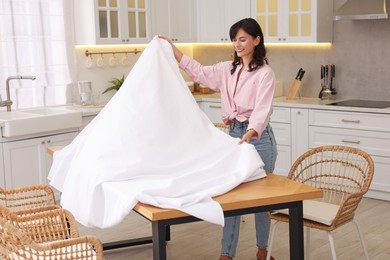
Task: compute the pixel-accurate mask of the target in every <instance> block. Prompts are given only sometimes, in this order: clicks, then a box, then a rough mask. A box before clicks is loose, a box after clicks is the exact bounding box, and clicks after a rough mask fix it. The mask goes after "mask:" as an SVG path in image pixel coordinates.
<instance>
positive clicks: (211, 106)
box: [209, 105, 221, 108]
mask: <svg viewBox="0 0 390 260" xmlns="http://www.w3.org/2000/svg"><path fill="white" fill-rule="evenodd" d="M209 108H221V106H213V105H210V106H209Z"/></svg>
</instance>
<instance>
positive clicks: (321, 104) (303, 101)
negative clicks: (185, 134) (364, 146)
mask: <svg viewBox="0 0 390 260" xmlns="http://www.w3.org/2000/svg"><path fill="white" fill-rule="evenodd" d="M194 98H195V100H196V101H197V102H201V101H204V102H220V101H221V95H220V93H213V94H196V95H194ZM340 100H341V99H340ZM340 100H337V99H328V100H321V99H319V98H306V97H302V98H296V99H292V100H287V99H286V97H275V98H274V101H273V105H274V106H278V107H295V108H310V109H323V110H332V111H346V112H362V113H380V114H390V108H366V107H347V106H328V105H326V104H329V103H332V102H335V101H340ZM66 107H67V108H68V109H74V110H77V111H80V112H81V113H82V115H83V116H95V115H97V114H98V113H99V112H100V111H101V110H102V109H103V106H101V107H83V106H79V105H72V104H69V105H67V106H66Z"/></svg>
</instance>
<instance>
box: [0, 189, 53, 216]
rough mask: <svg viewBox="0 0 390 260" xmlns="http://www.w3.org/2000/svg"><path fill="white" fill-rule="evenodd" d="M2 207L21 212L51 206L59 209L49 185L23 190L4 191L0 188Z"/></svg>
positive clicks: (0, 203)
mask: <svg viewBox="0 0 390 260" xmlns="http://www.w3.org/2000/svg"><path fill="white" fill-rule="evenodd" d="M0 205H3V206H5V207H7V208H9V209H10V210H11V211H19V210H26V209H31V208H34V207H41V206H47V205H51V207H49V209H50V208H59V207H60V206H56V201H55V197H54V193H53V191H52V189H51V188H50V187H49V186H47V185H34V186H27V187H22V188H15V189H8V190H4V189H2V188H0Z"/></svg>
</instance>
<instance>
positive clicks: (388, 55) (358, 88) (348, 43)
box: [76, 19, 390, 100]
mask: <svg viewBox="0 0 390 260" xmlns="http://www.w3.org/2000/svg"><path fill="white" fill-rule="evenodd" d="M133 47H134V46H130V47H126V46H116V47H115V46H114V47H112V48H115V49H121V48H129V49H133ZM135 47H137V48H138V49H143V48H144V47H145V46H135ZM179 47H180V48H181V49H182V50H183V51H184V52H185V53H186V54H188V55H192V56H193V57H194V58H195V59H197V60H198V61H200V62H201V63H202V64H205V65H206V64H213V63H216V62H219V61H223V60H229V59H230V55H231V53H232V47H231V45H230V44H194V45H188V44H187V45H179ZM92 48H97V49H99V50H102V47H98V46H90V47H83V46H78V47H77V48H76V52H77V63H78V75H77V78H78V79H79V80H85V79H90V80H92V82H93V86H94V88H96V89H100V90H104V89H105V88H106V87H107V86H108V83H107V81H108V80H110V79H111V78H112V77H121V76H122V74H124V75H127V74H128V72H129V71H130V69H131V66H128V67H122V66H117V67H114V68H111V67H106V68H104V69H102V68H96V67H95V68H91V69H87V68H86V67H85V65H84V63H85V60H86V56H85V54H84V52H85V49H92ZM104 48H107V47H104ZM267 50H268V58H269V62H270V65H271V66H272V68H273V69H274V71H275V74H276V78H277V79H278V80H283V85H284V93H287V90H288V88H289V85H290V84H291V81H292V79H293V78H294V77H295V75H296V73H297V71H298V69H299V68H300V67H302V68H304V69H305V70H306V74H305V77H304V78H303V82H302V85H301V90H300V95H301V96H304V97H317V96H318V93H319V91H320V88H321V87H320V65H321V64H335V65H336V78H335V85H336V88H337V91H338V94H337V95H336V96H335V98H355V99H372V100H390V91H389V90H390V70H389V67H390V65H389V63H390V19H385V20H362V21H337V22H334V33H333V44H331V45H276V44H272V45H267ZM107 57H108V56H107ZM138 57H139V54H138V55H134V54H129V58H130V63H131V64H134V63H135V62H136V60H137V59H138ZM96 58H97V56H96ZM112 94H114V93H113V92H112V93H110V94H105V95H103V96H102V99H103V100H108V99H109V98H110V97H111V95H112Z"/></svg>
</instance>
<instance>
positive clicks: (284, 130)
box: [271, 123, 291, 145]
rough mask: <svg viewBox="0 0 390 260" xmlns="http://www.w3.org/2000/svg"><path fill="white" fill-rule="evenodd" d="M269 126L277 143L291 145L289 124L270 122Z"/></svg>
mask: <svg viewBox="0 0 390 260" xmlns="http://www.w3.org/2000/svg"><path fill="white" fill-rule="evenodd" d="M271 126H272V130H273V132H274V135H275V139H276V143H277V144H278V145H291V134H290V132H291V125H290V124H282V123H271Z"/></svg>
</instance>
